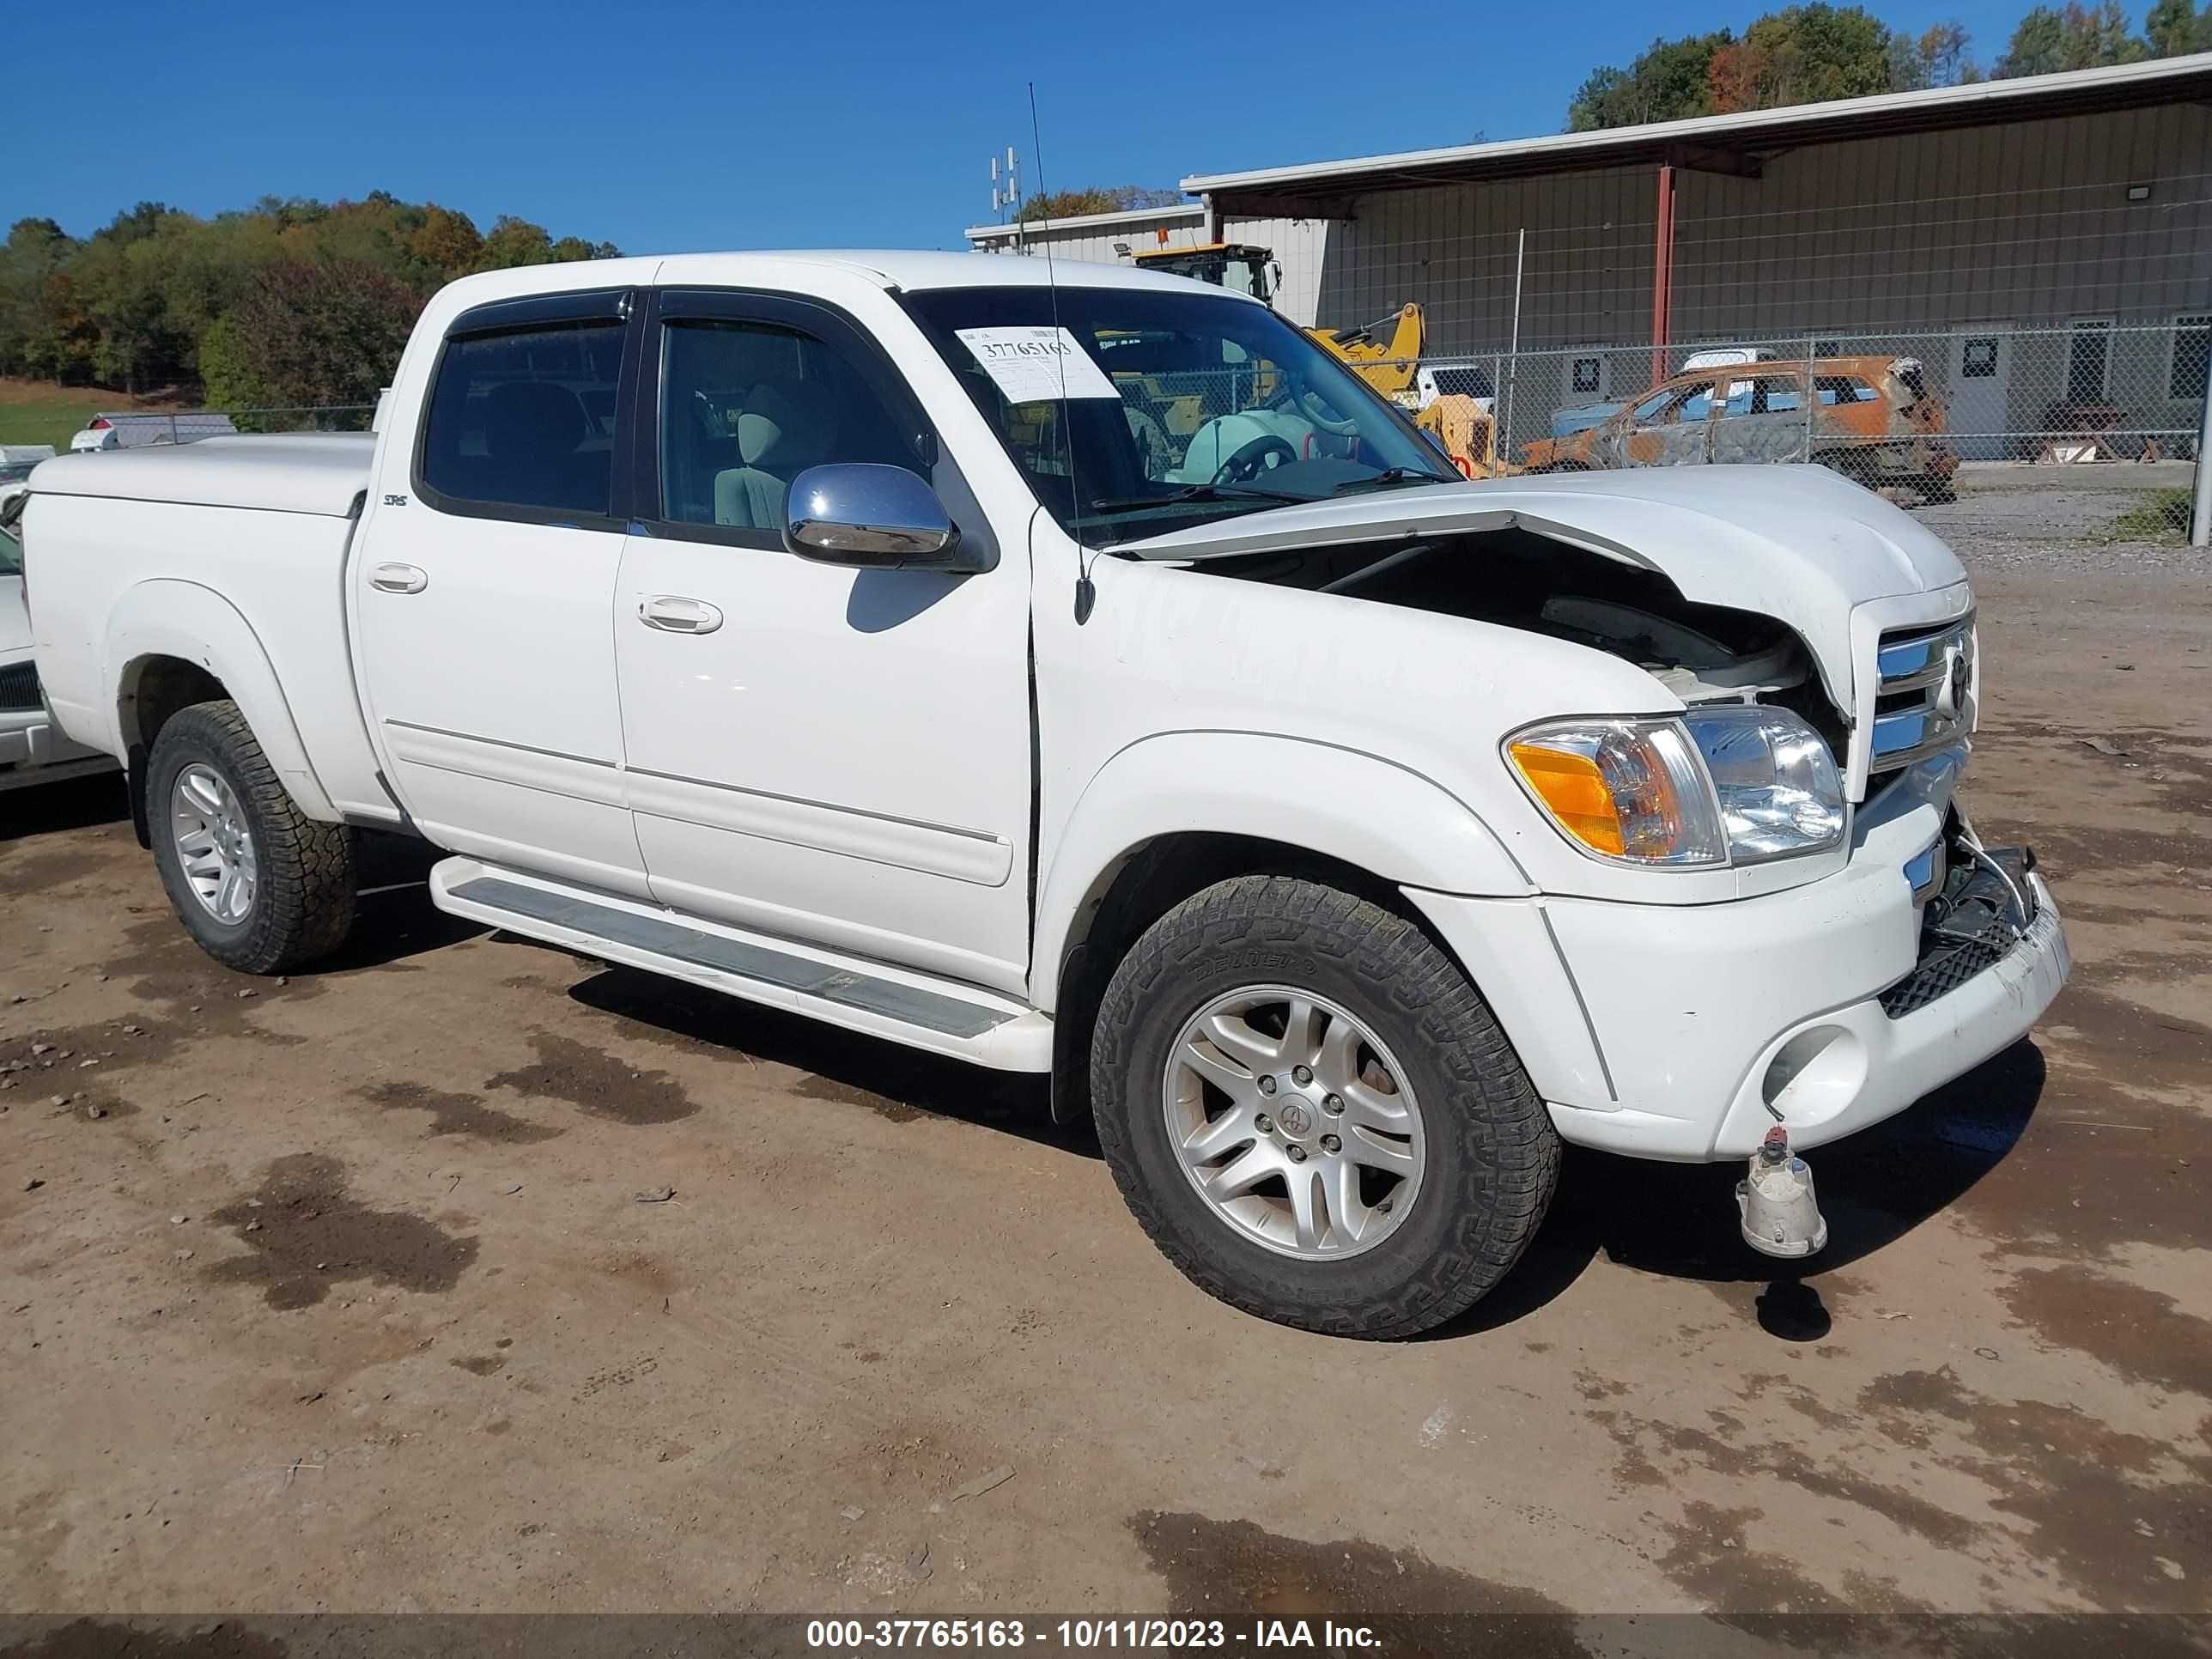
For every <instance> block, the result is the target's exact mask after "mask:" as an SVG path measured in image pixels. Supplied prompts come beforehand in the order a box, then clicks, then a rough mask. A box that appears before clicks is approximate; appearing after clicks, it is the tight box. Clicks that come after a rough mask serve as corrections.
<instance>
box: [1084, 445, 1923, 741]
mask: <svg viewBox="0 0 2212 1659" xmlns="http://www.w3.org/2000/svg"><path fill="white" fill-rule="evenodd" d="M1514 527H1518V528H1521V529H1525V530H1530V531H1534V532H1537V533H1538V534H1541V535H1545V536H1549V537H1551V538H1553V539H1555V540H1558V541H1561V542H1565V543H1567V544H1569V545H1571V546H1574V547H1580V548H1584V549H1587V550H1589V551H1591V552H1593V553H1598V554H1601V555H1603V556H1606V557H1608V558H1614V559H1619V560H1620V561H1621V562H1623V563H1626V564H1632V565H1638V566H1641V567H1643V568H1645V569H1648V570H1656V571H1657V572H1659V573H1660V574H1662V575H1664V576H1665V577H1666V578H1667V579H1668V580H1669V581H1671V582H1672V583H1673V584H1674V586H1675V587H1676V588H1677V589H1678V590H1679V591H1680V592H1681V594H1682V596H1683V597H1684V598H1685V599H1692V600H1695V601H1697V602H1698V603H1699V604H1702V605H1725V606H1727V607H1729V608H1730V609H1733V610H1737V611H1757V612H1759V614H1761V615H1763V616H1769V617H1774V618H1775V619H1776V620H1777V621H1778V622H1782V623H1787V624H1788V625H1789V626H1790V628H1791V629H1795V630H1796V633H1797V635H1798V636H1799V637H1800V638H1801V639H1802V640H1803V641H1805V645H1806V647H1807V649H1808V650H1809V651H1811V652H1812V653H1813V656H1814V659H1815V661H1816V662H1817V663H1818V664H1819V665H1820V673H1821V678H1823V679H1824V680H1825V681H1826V683H1827V685H1828V688H1829V690H1830V692H1831V694H1832V696H1834V697H1835V699H1836V701H1837V702H1838V706H1839V707H1841V708H1845V709H1849V708H1852V707H1853V706H1854V704H1853V699H1852V680H1853V675H1852V661H1851V611H1853V610H1854V609H1855V608H1856V607H1857V606H1859V605H1864V604H1866V603H1867V602H1868V601H1869V600H1873V599H1894V598H1897V597H1899V596H1901V595H1910V594H1919V593H1934V592H1940V591H1942V590H1943V589H1947V588H1951V587H1956V586H1960V584H1962V583H1964V582H1965V580H1966V571H1965V570H1964V569H1963V568H1961V567H1960V563H1959V561H1958V557H1957V556H1956V555H1955V554H1954V553H1953V552H1952V551H1951V550H1950V549H1949V548H1948V546H1946V545H1945V544H1944V543H1943V541H1942V538H1940V537H1938V536H1936V535H1935V534H1934V533H1933V532H1930V531H1929V530H1928V529H1926V528H1925V527H1924V526H1922V525H1920V524H1919V523H1918V522H1917V521H1916V520H1914V519H1913V518H1912V517H1911V514H1909V513H1905V511H1904V510H1903V509H1901V508H1899V507H1895V506H1893V505H1892V504H1891V503H1890V502H1888V501H1884V500H1883V499H1882V498H1881V496H1879V495H1875V494H1874V493H1873V492H1872V491H1871V490H1868V489H1861V488H1860V487H1859V486H1858V485H1857V484H1855V483H1851V482H1850V481H1849V480H1848V479H1846V478H1844V477H1841V476H1839V475H1838V474H1837V473H1835V472H1832V471H1829V470H1828V469H1827V468H1826V467H1820V466H1694V467H1680V468H1674V469H1656V468H1654V469H1642V470H1638V471H1621V472H1578V473H1552V474H1547V475H1544V476H1541V477H1524V478H1498V479H1492V480H1488V481H1486V482H1482V483H1447V484H1437V485H1434V486H1432V487H1425V488H1419V489H1397V490H1380V491H1376V492H1372V493H1370V494H1366V495H1352V496H1346V498H1344V499H1342V500H1340V501H1316V502H1314V503H1313V504H1311V505H1310V506H1298V507H1273V508H1270V509H1268V510H1267V511H1264V512H1260V513H1248V514H1246V515H1245V516H1243V517H1242V518H1237V519H1231V520H1224V521H1222V522H1220V523H1217V524H1211V525H1204V526H1198V527H1196V528H1194V529H1190V530H1179V531H1176V532H1171V533H1170V534H1168V535H1164V536H1157V537H1152V538H1147V539H1146V540H1144V541H1139V542H1131V543H1127V544H1124V545H1123V546H1121V547H1120V548H1119V549H1117V550H1116V551H1118V552H1121V553H1124V554H1127V555H1131V556H1134V557H1137V558H1141V559H1158V560H1169V561H1175V562H1182V561H1185V560H1200V559H1212V558H1221V557H1225V556H1230V555H1233V554H1240V553H1263V552H1271V551H1280V550H1285V549H1289V548H1294V547H1311V546H1316V545H1318V544H1351V543H1358V542H1370V541H1383V542H1393V541H1407V540H1413V539H1419V538H1431V537H1437V536H1448V535H1465V534H1469V533H1474V532H1482V531H1486V530H1502V529H1508V528H1514ZM1961 601H1962V602H1961V605H1960V609H1963V608H1964V605H1963V595H1962V596H1961Z"/></svg>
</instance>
